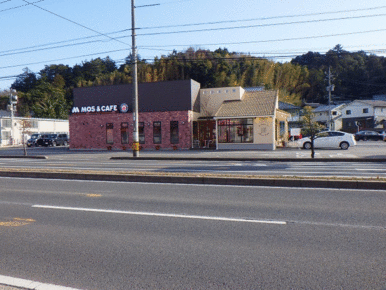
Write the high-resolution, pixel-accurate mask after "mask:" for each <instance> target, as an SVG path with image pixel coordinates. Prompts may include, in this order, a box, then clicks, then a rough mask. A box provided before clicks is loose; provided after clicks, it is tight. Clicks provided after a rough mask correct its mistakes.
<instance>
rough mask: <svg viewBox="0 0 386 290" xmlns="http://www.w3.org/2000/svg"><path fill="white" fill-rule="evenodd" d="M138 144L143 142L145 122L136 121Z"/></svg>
mask: <svg viewBox="0 0 386 290" xmlns="http://www.w3.org/2000/svg"><path fill="white" fill-rule="evenodd" d="M138 135H139V144H145V123H144V122H138Z"/></svg>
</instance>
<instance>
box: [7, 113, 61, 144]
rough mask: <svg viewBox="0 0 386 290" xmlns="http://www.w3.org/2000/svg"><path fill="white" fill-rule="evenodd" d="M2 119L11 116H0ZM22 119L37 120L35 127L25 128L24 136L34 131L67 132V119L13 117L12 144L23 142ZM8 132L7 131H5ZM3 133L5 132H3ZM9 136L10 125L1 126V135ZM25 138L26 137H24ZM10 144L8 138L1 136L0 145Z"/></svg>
mask: <svg viewBox="0 0 386 290" xmlns="http://www.w3.org/2000/svg"><path fill="white" fill-rule="evenodd" d="M1 119H2V120H10V119H11V118H8V117H6V118H1ZM23 120H29V121H37V122H38V123H37V127H36V128H28V129H25V131H26V133H25V135H26V136H28V135H29V136H30V135H32V134H34V133H43V132H50V133H61V132H63V133H67V134H68V133H69V123H68V120H56V119H37V118H21V117H14V119H13V125H14V126H13V134H12V135H13V139H14V142H13V144H14V145H21V144H23V140H22V135H23V133H22V131H23ZM2 123H3V122H2ZM6 132H8V133H6ZM3 133H5V134H3ZM5 135H7V136H11V128H10V127H1V136H2V137H3V136H5ZM25 138H26V137H25ZM6 145H11V141H10V139H9V138H7V139H3V138H1V142H0V146H6Z"/></svg>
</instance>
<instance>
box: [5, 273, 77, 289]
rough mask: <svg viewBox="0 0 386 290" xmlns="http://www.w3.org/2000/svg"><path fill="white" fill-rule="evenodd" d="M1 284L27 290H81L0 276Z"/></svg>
mask: <svg viewBox="0 0 386 290" xmlns="http://www.w3.org/2000/svg"><path fill="white" fill-rule="evenodd" d="M0 284H4V285H7V286H13V287H19V288H26V289H31V290H80V289H75V288H70V287H64V286H58V285H54V284H45V283H40V282H35V281H31V280H26V279H20V278H14V277H10V276H2V275H0Z"/></svg>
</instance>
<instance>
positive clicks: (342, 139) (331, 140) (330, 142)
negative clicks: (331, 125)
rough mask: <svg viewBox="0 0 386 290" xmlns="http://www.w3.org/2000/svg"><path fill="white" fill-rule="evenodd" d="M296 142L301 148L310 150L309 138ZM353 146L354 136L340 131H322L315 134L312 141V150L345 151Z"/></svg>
mask: <svg viewBox="0 0 386 290" xmlns="http://www.w3.org/2000/svg"><path fill="white" fill-rule="evenodd" d="M298 142H299V145H300V146H301V147H302V148H304V149H311V139H310V137H304V138H303V139H300V140H299V141H298ZM355 145H356V141H355V138H354V135H353V134H350V133H346V132H341V131H323V132H320V133H318V134H316V138H315V139H314V148H340V149H343V150H347V149H348V148H349V147H350V146H355Z"/></svg>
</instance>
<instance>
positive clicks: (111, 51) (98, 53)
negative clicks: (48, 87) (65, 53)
mask: <svg viewBox="0 0 386 290" xmlns="http://www.w3.org/2000/svg"><path fill="white" fill-rule="evenodd" d="M120 51H127V49H126V48H125V49H117V50H110V51H105V52H96V53H90V54H85V55H78V56H73V57H66V58H60V59H53V60H45V61H39V62H32V63H25V64H18V65H10V66H3V67H0V69H6V68H15V67H21V66H24V67H25V66H28V65H35V64H42V63H47V62H54V61H62V60H68V59H74V58H80V57H88V56H93V55H100V54H105V53H113V52H120Z"/></svg>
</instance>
